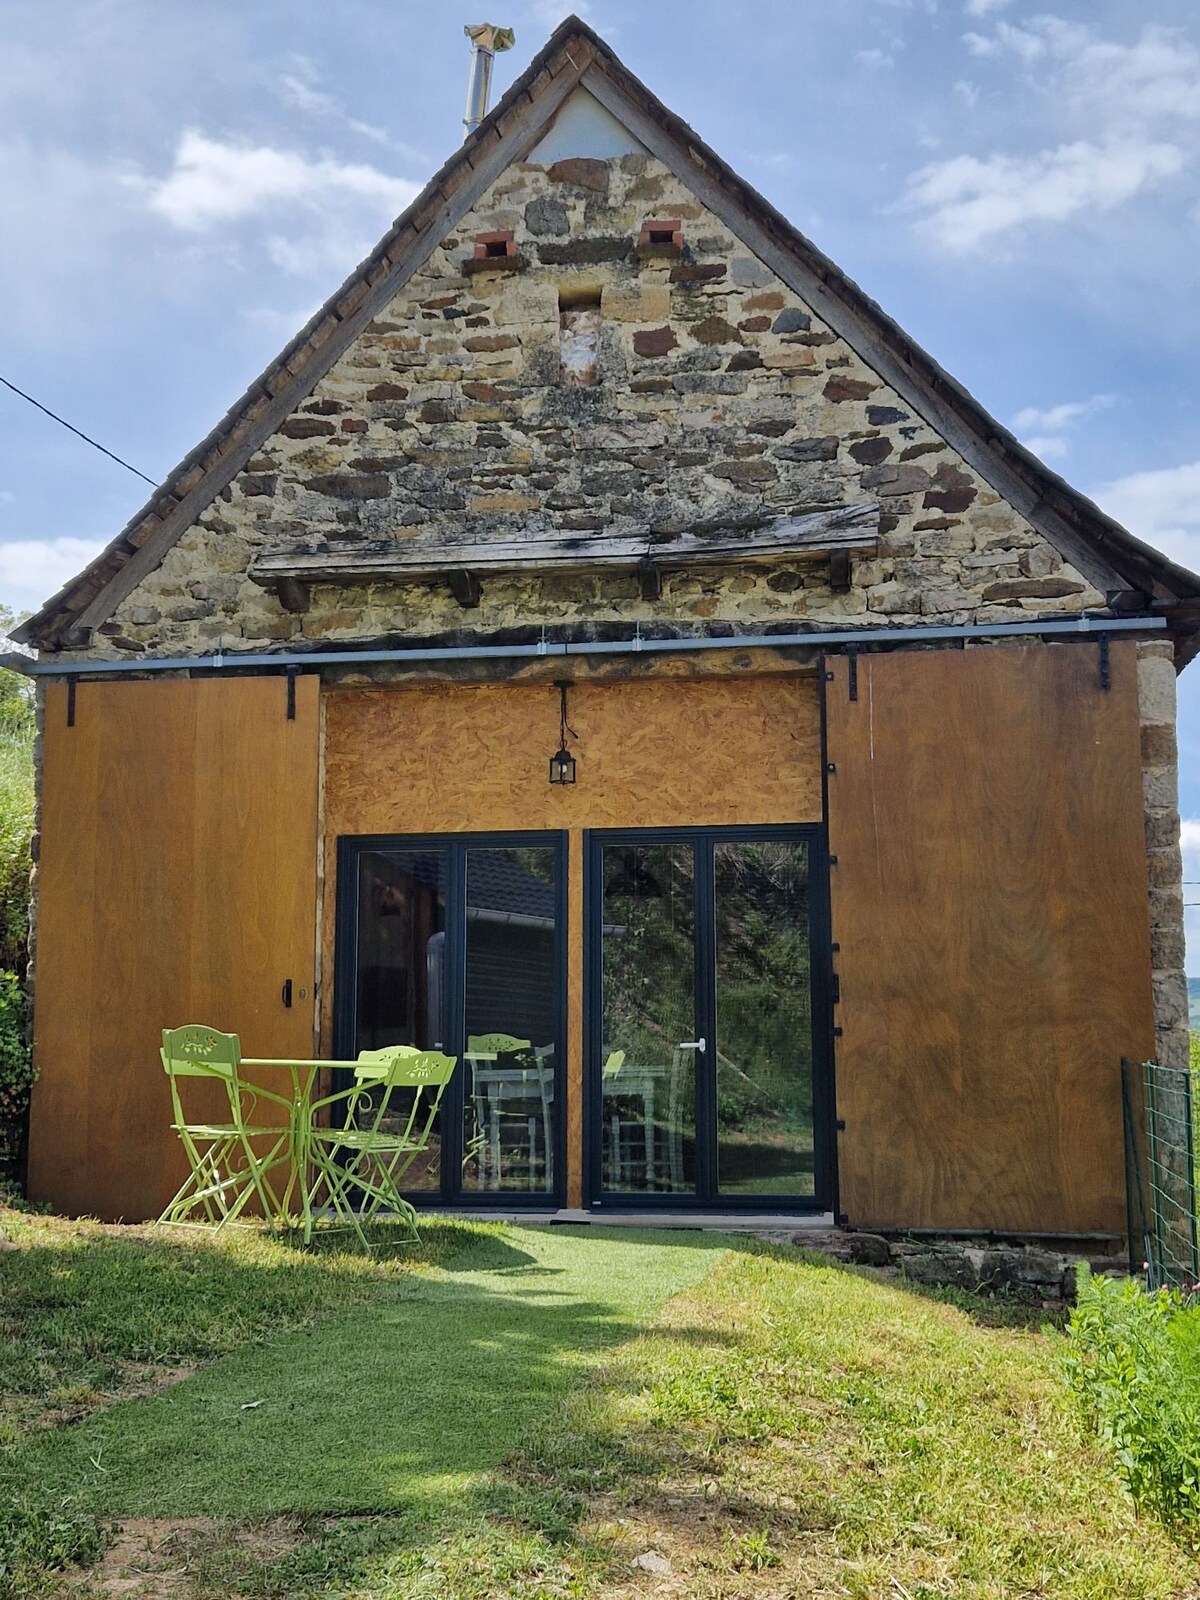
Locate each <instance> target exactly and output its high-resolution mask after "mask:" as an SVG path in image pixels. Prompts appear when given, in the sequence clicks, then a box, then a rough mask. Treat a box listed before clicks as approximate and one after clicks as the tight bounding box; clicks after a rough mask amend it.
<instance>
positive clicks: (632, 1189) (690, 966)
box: [599, 843, 696, 1194]
mask: <svg viewBox="0 0 1200 1600" xmlns="http://www.w3.org/2000/svg"><path fill="white" fill-rule="evenodd" d="M600 883H601V893H602V896H603V902H602V921H601V928H600V949H601V957H600V960H601V974H600V995H601V1000H600V1029H601V1034H600V1036H601V1041H602V1051H601V1055H602V1061H601V1075H600V1113H599V1114H600V1120H601V1122H602V1124H603V1127H604V1134H605V1136H604V1139H603V1141H602V1145H601V1149H602V1162H603V1172H602V1177H601V1183H602V1187H603V1188H604V1189H606V1190H610V1191H613V1192H614V1193H632V1194H638V1193H654V1194H687V1193H691V1192H692V1191H694V1189H695V1185H696V1060H695V1057H696V1051H695V1049H694V1045H695V1042H696V1031H695V1024H696V907H695V885H696V855H695V849H694V847H693V846H692V845H691V844H687V843H677V844H645V845H637V844H634V845H613V846H611V847H608V846H602V847H601V864H600Z"/></svg>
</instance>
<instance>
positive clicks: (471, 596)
mask: <svg viewBox="0 0 1200 1600" xmlns="http://www.w3.org/2000/svg"><path fill="white" fill-rule="evenodd" d="M447 581H448V583H449V587H450V593H451V594H452V595H453V596H454V598H455V599H456V600H457V601H458V603H459V605H460V606H462V608H463V610H464V611H470V610H473V609H474V607H475V606H477V605H478V604H479V597H480V588H479V579H478V578H477V577H476V575H475V574H474V573H473V572H469V571H468V570H467V569H466V568H465V567H460V568H459V569H458V570H457V571H454V572H451V573H448V574H447Z"/></svg>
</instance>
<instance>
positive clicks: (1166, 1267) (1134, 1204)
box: [1121, 1061, 1200, 1292]
mask: <svg viewBox="0 0 1200 1600" xmlns="http://www.w3.org/2000/svg"><path fill="white" fill-rule="evenodd" d="M1121 1087H1122V1097H1123V1102H1124V1108H1125V1173H1126V1188H1127V1195H1128V1203H1129V1264H1130V1269H1131V1270H1132V1271H1134V1272H1139V1271H1144V1272H1145V1274H1146V1278H1147V1282H1148V1283H1149V1285H1150V1287H1151V1288H1152V1289H1158V1288H1162V1287H1163V1286H1168V1287H1171V1288H1177V1289H1187V1290H1190V1291H1193V1292H1195V1290H1196V1288H1197V1285H1198V1284H1200V1221H1198V1219H1197V1214H1196V1177H1197V1174H1196V1138H1195V1122H1194V1116H1193V1097H1192V1075H1191V1073H1190V1071H1189V1070H1188V1069H1187V1068H1186V1067H1162V1066H1159V1065H1158V1063H1157V1062H1155V1061H1143V1062H1138V1061H1122V1063H1121Z"/></svg>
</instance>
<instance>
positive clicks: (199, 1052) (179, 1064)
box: [159, 1022, 242, 1083]
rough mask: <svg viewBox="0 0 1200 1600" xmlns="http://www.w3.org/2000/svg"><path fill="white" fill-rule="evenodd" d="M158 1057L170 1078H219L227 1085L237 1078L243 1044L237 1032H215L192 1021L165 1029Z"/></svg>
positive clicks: (213, 1029)
mask: <svg viewBox="0 0 1200 1600" xmlns="http://www.w3.org/2000/svg"><path fill="white" fill-rule="evenodd" d="M159 1054H160V1055H161V1056H162V1064H163V1068H164V1070H165V1071H166V1072H167V1073H168V1075H169V1076H171V1077H174V1078H221V1079H222V1080H223V1081H224V1082H226V1083H228V1082H230V1081H231V1080H232V1079H234V1078H236V1076H237V1069H238V1063H239V1062H240V1061H241V1059H242V1041H241V1040H240V1039H239V1038H238V1036H237V1034H236V1033H218V1032H217V1030H216V1029H215V1028H206V1027H204V1026H203V1025H202V1024H201V1023H198V1022H191V1023H188V1024H187V1025H186V1026H185V1027H182V1028H164V1029H163V1036H162V1050H161V1051H160V1052H159Z"/></svg>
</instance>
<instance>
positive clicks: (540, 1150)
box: [462, 846, 558, 1192]
mask: <svg viewBox="0 0 1200 1600" xmlns="http://www.w3.org/2000/svg"><path fill="white" fill-rule="evenodd" d="M466 871H467V955H466V1045H467V1048H466V1053H465V1056H464V1063H465V1067H466V1077H465V1079H464V1085H465V1100H464V1108H463V1109H464V1124H463V1155H464V1161H463V1173H462V1181H463V1188H464V1189H476V1190H478V1189H488V1190H497V1189H500V1190H503V1189H510V1190H511V1189H520V1190H525V1191H526V1192H528V1191H530V1190H534V1191H538V1192H544V1191H548V1190H550V1189H552V1188H553V1187H554V1076H555V1074H554V1068H555V1059H554V1057H555V1040H556V1037H557V1020H558V1019H557V1004H556V1001H557V984H556V981H555V980H556V974H555V938H556V933H557V907H558V894H557V884H556V871H557V858H556V854H555V852H554V851H553V850H551V849H547V848H545V847H536V846H535V847H528V848H522V847H513V848H508V849H470V850H468V851H467V863H466Z"/></svg>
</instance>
